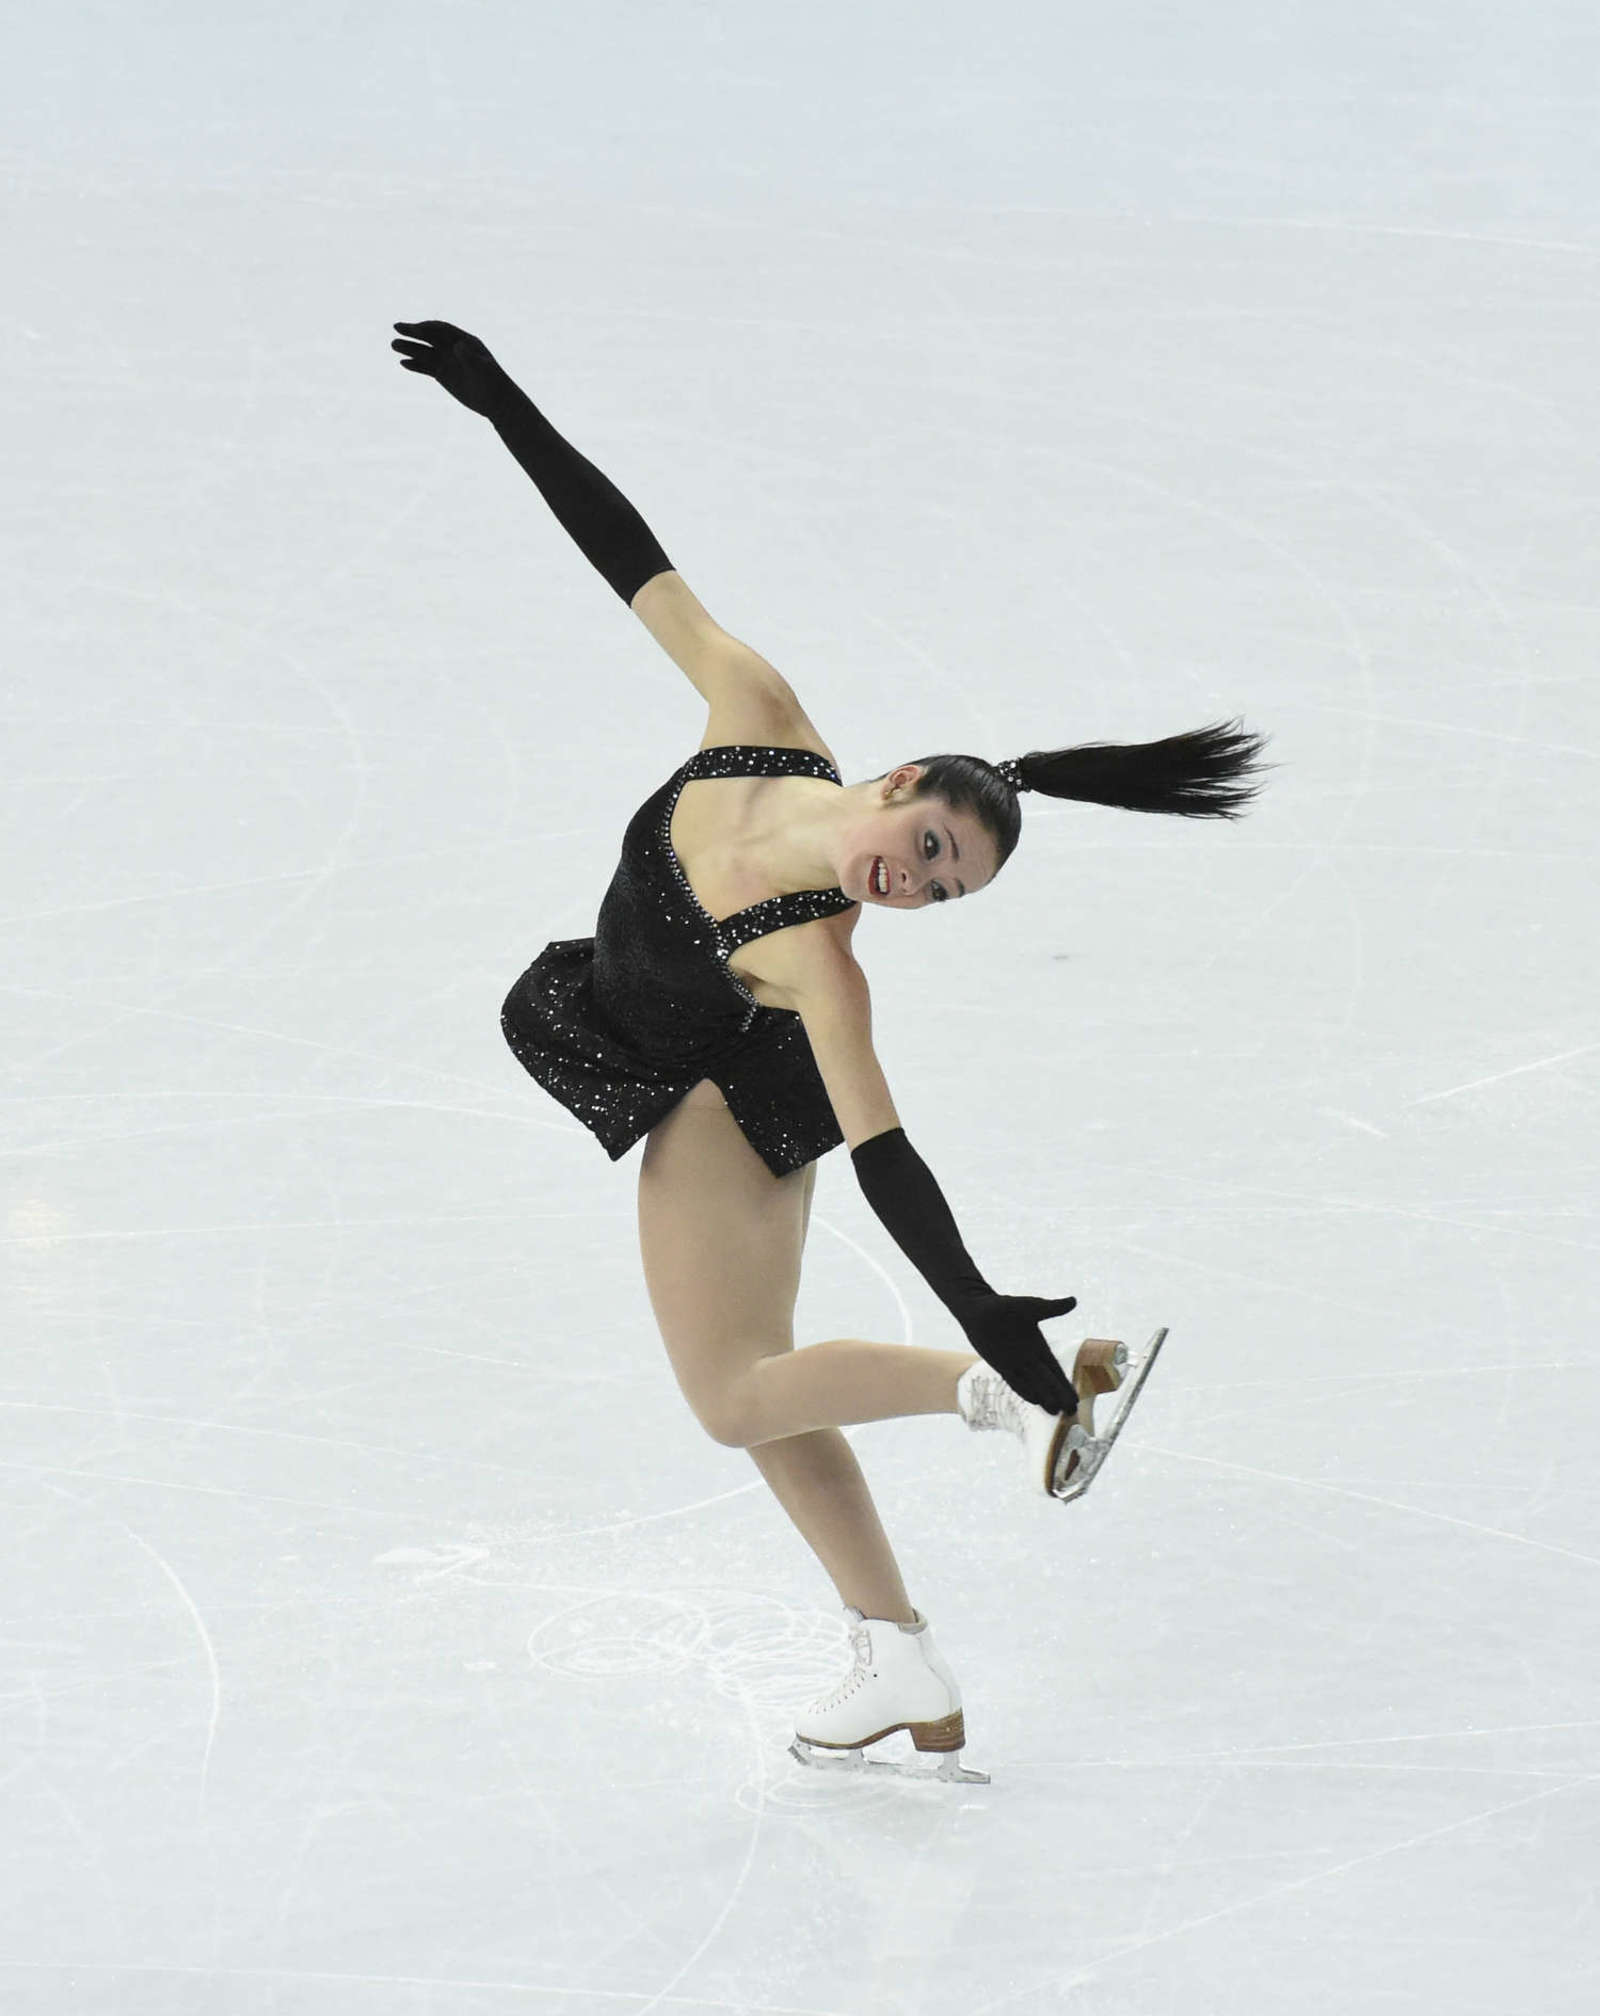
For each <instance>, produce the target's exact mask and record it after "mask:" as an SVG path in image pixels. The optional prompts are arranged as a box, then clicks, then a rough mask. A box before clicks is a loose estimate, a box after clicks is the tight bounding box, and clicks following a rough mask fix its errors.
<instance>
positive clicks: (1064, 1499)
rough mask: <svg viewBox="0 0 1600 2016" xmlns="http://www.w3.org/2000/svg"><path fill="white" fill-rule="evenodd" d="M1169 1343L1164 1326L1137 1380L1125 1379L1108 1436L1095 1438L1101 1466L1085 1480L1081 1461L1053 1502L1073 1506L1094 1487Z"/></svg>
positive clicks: (1137, 1367) (1138, 1364)
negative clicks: (1098, 1446)
mask: <svg viewBox="0 0 1600 2016" xmlns="http://www.w3.org/2000/svg"><path fill="white" fill-rule="evenodd" d="M1166 1341H1167V1326H1166V1325H1164V1324H1163V1326H1162V1327H1161V1329H1159V1330H1158V1331H1157V1332H1156V1334H1155V1335H1154V1336H1153V1337H1152V1338H1151V1339H1150V1342H1149V1343H1148V1344H1147V1345H1146V1346H1145V1351H1144V1356H1143V1357H1142V1358H1139V1359H1137V1360H1136V1361H1135V1363H1134V1369H1133V1377H1132V1378H1131V1379H1124V1381H1123V1383H1122V1385H1121V1386H1119V1387H1118V1389H1117V1392H1116V1396H1115V1397H1116V1402H1117V1412H1116V1416H1115V1418H1114V1419H1113V1421H1112V1423H1111V1426H1110V1427H1109V1428H1108V1429H1107V1430H1106V1432H1105V1434H1104V1435H1101V1436H1096V1437H1095V1440H1096V1442H1098V1443H1099V1445H1100V1460H1099V1462H1098V1463H1096V1465H1095V1466H1094V1469H1093V1470H1092V1471H1091V1472H1090V1473H1089V1475H1088V1476H1087V1477H1085V1476H1084V1475H1083V1465H1082V1462H1081V1461H1080V1462H1079V1464H1078V1466H1077V1468H1076V1469H1075V1470H1074V1472H1073V1474H1072V1476H1071V1477H1070V1478H1069V1479H1068V1480H1067V1482H1066V1483H1065V1484H1062V1485H1059V1486H1054V1485H1053V1486H1052V1487H1051V1492H1050V1495H1051V1497H1052V1498H1058V1499H1059V1500H1060V1501H1061V1503H1062V1504H1063V1505H1070V1504H1072V1502H1073V1501H1074V1500H1075V1499H1078V1498H1081V1497H1083V1495H1084V1494H1085V1492H1087V1490H1088V1489H1089V1486H1090V1485H1091V1484H1093V1482H1094V1480H1095V1478H1096V1477H1098V1476H1099V1475H1100V1472H1101V1471H1102V1470H1103V1469H1104V1468H1105V1467H1106V1460H1107V1458H1108V1457H1109V1456H1110V1454H1111V1451H1112V1447H1113V1446H1114V1444H1115V1442H1116V1439H1117V1437H1118V1436H1119V1435H1120V1434H1121V1433H1122V1424H1123V1423H1124V1422H1125V1421H1126V1420H1127V1418H1128V1416H1129V1415H1130V1414H1131V1413H1132V1412H1133V1403H1134V1401H1135V1400H1137V1399H1138V1397H1139V1394H1140V1391H1141V1390H1142V1388H1143V1386H1144V1382H1145V1381H1146V1379H1148V1378H1149V1376H1150V1372H1151V1368H1152V1367H1153V1366H1154V1364H1155V1362H1156V1360H1157V1358H1159V1357H1160V1355H1161V1347H1162V1345H1163V1344H1165V1343H1166ZM1117 1358H1118V1364H1119V1366H1120V1365H1121V1364H1122V1362H1123V1354H1122V1353H1121V1352H1118V1354H1117Z"/></svg>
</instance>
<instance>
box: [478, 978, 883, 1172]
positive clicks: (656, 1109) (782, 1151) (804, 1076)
mask: <svg viewBox="0 0 1600 2016" xmlns="http://www.w3.org/2000/svg"><path fill="white" fill-rule="evenodd" d="M739 1022H740V1024H741V1025H743V1024H744V1017H743V1015H742V1014H741V1015H740V1017H739ZM500 1027H501V1029H502V1030H503V1031H504V1033H505V1039H506V1042H507V1043H508V1044H509V1045H510V1046H511V1053H512V1055H513V1056H514V1057H515V1058H516V1060H517V1062H518V1063H519V1064H520V1065H521V1066H522V1067H523V1069H524V1070H525V1071H527V1072H528V1073H529V1075H530V1076H531V1077H533V1078H535V1079H537V1080H538V1082H539V1083H540V1084H541V1085H542V1086H543V1087H544V1089H545V1090H546V1091H547V1092H548V1093H549V1094H550V1095H551V1097H552V1098H554V1099H556V1100H559V1102H560V1103H561V1104H562V1105H563V1106H565V1107H566V1109H567V1111H568V1112H569V1113H571V1114H572V1115H573V1116H574V1118H575V1119H578V1120H581V1121H582V1123H583V1125H584V1126H585V1127H587V1128H588V1129H589V1131H590V1133H592V1134H593V1135H594V1137H595V1139H596V1140H597V1141H599V1143H600V1145H601V1146H602V1147H603V1148H604V1149H605V1151H606V1153H607V1154H608V1155H609V1156H610V1158H611V1160H612V1161H613V1162H617V1161H620V1160H621V1158H622V1157H623V1156H624V1155H626V1154H627V1152H628V1150H629V1149H630V1148H631V1147H633V1145H634V1143H635V1142H637V1141H639V1140H641V1139H642V1138H643V1137H644V1136H645V1135H646V1134H648V1133H649V1131H650V1129H651V1128H652V1127H653V1126H655V1124H656V1122H657V1121H658V1120H661V1119H664V1118H665V1117H666V1115H667V1114H668V1113H670V1112H671V1110H672V1108H673V1107H674V1106H676V1105H677V1103H678V1101H679V1100H680V1099H681V1098H682V1097H683V1095H684V1094H685V1093H686V1092H687V1091H689V1090H690V1088H691V1087H692V1086H694V1085H698V1084H699V1083H700V1081H701V1080H702V1079H703V1078H709V1079H711V1080H712V1082H713V1083H714V1084H716V1085H717V1086H718V1087H719V1088H720V1089H721V1091H722V1094H723V1096H724V1098H725V1099H726V1100H727V1102H728V1107H729V1110H730V1111H731V1112H732V1114H733V1117H734V1119H735V1120H736V1121H737V1122H738V1124H739V1127H740V1128H741V1130H742V1131H743V1133H744V1136H745V1139H746V1140H747V1141H748V1142H749V1143H750V1145H751V1147H752V1148H754V1149H755V1151H756V1153H757V1154H758V1155H759V1156H760V1157H761V1158H762V1160H763V1161H764V1162H765V1163H766V1165H767V1167H768V1169H769V1170H771V1172H772V1174H773V1175H774V1176H786V1175H788V1174H790V1172H791V1171H793V1170H795V1169H799V1168H802V1167H804V1165H805V1164H806V1163H808V1162H814V1161H815V1160H816V1159H817V1157H818V1156H820V1155H825V1154H827V1152H828V1151H829V1149H831V1148H837V1147H838V1146H839V1144H840V1143H841V1142H842V1141H843V1140H844V1135H843V1133H842V1132H841V1131H840V1127H839V1123H838V1121H837V1120H836V1119H835V1118H834V1112H833V1107H832V1104H831V1103H830V1101H829V1099H828V1094H827V1088H826V1087H825V1086H824V1085H823V1082H822V1077H821V1074H820V1073H819V1072H818V1070H817V1066H816V1060H815V1058H814V1057H813V1056H812V1054H811V1045H810V1042H809V1041H808V1040H807V1037H806V1033H805V1027H804V1025H803V1024H802V1022H801V1020H800V1017H799V1016H798V1015H794V1014H789V1013H786V1012H784V1011H781V1010H778V1009H773V1008H760V1007H758V1008H757V1009H756V1010H755V1013H754V1016H753V1018H752V1019H751V1020H750V1021H749V1022H748V1024H747V1025H745V1026H738V1027H736V1030H735V1033H733V1034H732V1035H731V1036H727V1037H718V1038H717V1039H715V1040H713V1041H712V1042H710V1043H708V1044H705V1045H703V1046H699V1047H696V1048H691V1049H687V1050H686V1049H684V1048H682V1047H680V1048H678V1049H677V1050H675V1051H674V1052H673V1053H672V1054H671V1055H670V1056H669V1057H661V1058H652V1057H648V1056H646V1055H644V1054H643V1053H642V1052H641V1051H640V1050H639V1049H638V1048H636V1047H635V1046H634V1045H632V1044H630V1043H628V1042H627V1041H626V1040H625V1039H624V1037H623V1035H622V1034H621V1032H619V1031H618V1030H616V1029H614V1028H613V1027H612V1026H611V1024H610V1023H609V1022H608V1021H607V1019H606V1017H605V1015H604V1013H603V1012H602V1011H601V1009H600V1007H599V1005H598V1003H597V1002H596V1000H595V998H594V940H593V938H563V939H556V940H554V941H553V942H552V943H551V944H549V945H547V946H546V947H545V948H544V950H543V951H542V952H541V953H540V954H539V956H538V958H537V959H535V960H534V962H533V964H532V965H531V966H530V967H529V968H528V969H527V971H526V972H525V973H522V974H520V975H519V976H518V978H517V980H516V982H515V983H514V984H513V986H512V989H511V992H510V993H509V994H508V995H507V996H506V999H505V1003H504V1006H503V1007H502V1008H501V1011H500Z"/></svg>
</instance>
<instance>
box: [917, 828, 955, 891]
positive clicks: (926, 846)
mask: <svg viewBox="0 0 1600 2016" xmlns="http://www.w3.org/2000/svg"><path fill="white" fill-rule="evenodd" d="M922 852H923V858H924V859H925V860H928V861H936V860H937V859H938V857H939V836H938V835H937V834H936V833H935V832H934V830H933V828H932V827H931V826H930V827H929V828H928V830H927V832H926V833H924V834H923V836H922ZM928 887H929V888H930V889H937V890H938V892H939V893H938V895H937V896H935V897H934V899H933V900H934V902H935V903H948V902H949V900H950V891H949V890H948V889H947V888H946V887H945V886H944V884H943V883H942V882H930V883H929V884H928Z"/></svg>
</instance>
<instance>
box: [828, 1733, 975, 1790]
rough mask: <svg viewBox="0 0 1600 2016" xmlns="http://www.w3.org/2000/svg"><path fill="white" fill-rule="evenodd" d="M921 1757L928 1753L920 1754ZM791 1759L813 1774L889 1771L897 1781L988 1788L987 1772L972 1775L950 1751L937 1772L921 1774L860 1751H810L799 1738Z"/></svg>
mask: <svg viewBox="0 0 1600 2016" xmlns="http://www.w3.org/2000/svg"><path fill="white" fill-rule="evenodd" d="M916 1754H917V1755H918V1756H919V1757H921V1756H924V1755H926V1754H927V1753H926V1752H924V1751H921V1750H919V1751H918V1752H917V1753H916ZM789 1755H790V1756H791V1757H792V1758H794V1760H795V1762H796V1763H797V1764H806V1765H809V1766H810V1767H811V1769H812V1770H813V1771H854V1772H858V1773H859V1772H862V1771H889V1772H892V1773H893V1774H894V1776H895V1777H896V1778H910V1779H913V1780H915V1779H928V1780H930V1781H934V1780H938V1781H942V1782H943V1783H945V1784H947V1785H987V1784H988V1783H989V1774H988V1772H987V1771H969V1770H968V1769H967V1768H966V1766H965V1765H964V1764H963V1763H962V1762H961V1758H960V1753H959V1752H958V1751H955V1750H947V1751H945V1752H944V1754H943V1755H942V1756H941V1758H940V1760H939V1768H938V1770H937V1771H919V1770H916V1769H914V1768H912V1767H909V1766H907V1765H905V1764H902V1763H901V1761H900V1759H899V1758H898V1757H868V1756H866V1755H865V1754H864V1753H863V1752H862V1751H860V1750H821V1751H818V1750H809V1749H808V1748H806V1747H805V1746H804V1744H803V1739H802V1738H800V1737H798V1736H797V1737H796V1738H795V1740H794V1741H793V1742H792V1743H791V1744H790V1745H789Z"/></svg>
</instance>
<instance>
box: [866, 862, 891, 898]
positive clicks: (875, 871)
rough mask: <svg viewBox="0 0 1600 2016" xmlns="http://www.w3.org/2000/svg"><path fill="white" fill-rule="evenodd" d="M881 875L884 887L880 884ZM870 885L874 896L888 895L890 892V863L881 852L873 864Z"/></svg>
mask: <svg viewBox="0 0 1600 2016" xmlns="http://www.w3.org/2000/svg"><path fill="white" fill-rule="evenodd" d="M880 876H881V877H882V879H883V886H882V888H880V887H879V886H878V881H879V877H880ZM870 886H871V889H872V893H873V895H874V896H887V895H888V893H889V864H888V862H887V861H885V860H884V858H883V856H882V855H881V854H880V855H879V856H878V858H877V860H876V861H874V862H873V864H872V875H871V883H870Z"/></svg>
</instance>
